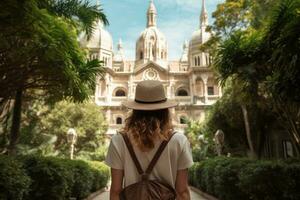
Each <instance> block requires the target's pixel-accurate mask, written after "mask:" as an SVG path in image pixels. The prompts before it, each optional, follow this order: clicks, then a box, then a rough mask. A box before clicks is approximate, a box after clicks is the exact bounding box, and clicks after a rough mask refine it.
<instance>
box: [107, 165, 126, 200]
mask: <svg viewBox="0 0 300 200" xmlns="http://www.w3.org/2000/svg"><path fill="white" fill-rule="evenodd" d="M123 176H124V171H123V170H120V169H113V168H111V188H110V200H120V197H119V195H120V192H121V191H122V183H123Z"/></svg>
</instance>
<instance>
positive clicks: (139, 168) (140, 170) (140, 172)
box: [122, 134, 144, 175]
mask: <svg viewBox="0 0 300 200" xmlns="http://www.w3.org/2000/svg"><path fill="white" fill-rule="evenodd" d="M122 136H123V138H124V141H125V144H126V146H127V149H128V151H129V153H130V156H131V158H132V160H133V162H134V164H135V167H136V169H137V170H138V172H139V174H140V175H142V174H144V171H143V169H142V167H141V164H140V162H139V161H138V159H137V157H136V155H135V153H134V150H133V147H132V144H131V142H130V140H129V138H128V136H127V135H126V134H122Z"/></svg>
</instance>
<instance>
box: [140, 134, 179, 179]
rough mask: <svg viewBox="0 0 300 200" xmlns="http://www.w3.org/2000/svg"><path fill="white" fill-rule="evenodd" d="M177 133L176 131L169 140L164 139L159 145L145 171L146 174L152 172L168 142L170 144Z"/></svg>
mask: <svg viewBox="0 0 300 200" xmlns="http://www.w3.org/2000/svg"><path fill="white" fill-rule="evenodd" d="M175 133H176V132H174V133H173V134H172V135H171V136H170V138H169V140H167V141H166V140H165V141H163V142H162V143H161V145H160V146H159V148H158V150H157V151H156V153H155V155H154V157H153V159H152V160H151V162H150V164H149V166H148V168H147V170H146V172H145V173H146V174H150V173H151V172H152V170H153V168H154V166H155V165H156V163H157V161H158V159H159V158H160V156H161V154H162V152H163V151H164V149H165V148H166V146H167V144H168V143H169V141H170V140H171V139H172V137H173V136H174V135H175Z"/></svg>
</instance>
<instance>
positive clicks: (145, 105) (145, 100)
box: [122, 80, 178, 110]
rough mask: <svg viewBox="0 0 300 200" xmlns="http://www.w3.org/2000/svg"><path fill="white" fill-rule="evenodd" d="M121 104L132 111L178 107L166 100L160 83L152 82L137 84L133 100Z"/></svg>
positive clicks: (173, 102)
mask: <svg viewBox="0 0 300 200" xmlns="http://www.w3.org/2000/svg"><path fill="white" fill-rule="evenodd" d="M122 104H123V105H124V106H125V107H127V108H131V109H134V110H161V109H166V108H171V107H175V106H177V105H178V103H177V102H175V101H170V100H168V99H167V97H166V94H165V90H164V87H163V85H162V83H161V82H159V81H153V80H147V81H142V82H140V83H138V85H137V86H136V91H135V100H133V101H132V100H130V101H125V102H122Z"/></svg>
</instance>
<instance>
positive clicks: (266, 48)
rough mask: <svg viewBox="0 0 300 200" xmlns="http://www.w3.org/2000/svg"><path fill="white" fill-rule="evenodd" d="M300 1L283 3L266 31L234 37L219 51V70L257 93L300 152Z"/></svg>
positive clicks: (225, 77)
mask: <svg viewBox="0 0 300 200" xmlns="http://www.w3.org/2000/svg"><path fill="white" fill-rule="evenodd" d="M299 8H300V1H299V0H295V1H292V0H284V1H281V2H280V3H279V4H278V5H277V6H276V7H275V9H274V11H273V14H272V15H271V17H270V21H269V23H267V24H266V25H265V26H263V28H262V30H263V31H261V30H260V31H255V30H251V31H249V30H246V31H241V32H238V33H235V34H232V35H231V37H230V38H228V39H227V40H225V41H224V42H223V43H222V45H221V48H219V50H218V60H217V61H216V69H217V70H218V72H219V73H220V74H221V76H222V77H223V78H224V79H225V80H226V79H227V78H232V77H235V78H237V79H239V80H242V81H243V83H249V82H250V83H251V84H250V85H251V86H253V85H255V86H256V87H254V88H255V89H256V92H255V93H253V94H255V95H256V96H258V97H260V99H261V100H262V101H264V102H266V103H267V104H268V105H270V107H272V108H274V110H275V111H276V113H277V116H278V117H279V119H278V121H279V122H281V123H282V125H283V127H285V128H286V129H287V131H288V132H289V134H290V136H291V139H292V141H293V143H294V144H295V146H296V148H297V150H298V152H299V150H300V127H299V113H300V104H299V102H300V101H299V100H300V98H299V93H300V90H299V85H300V84H299V83H300V79H299V74H300V70H299V64H300V62H299V53H300V51H299V38H300V31H299V24H300V15H299Z"/></svg>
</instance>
